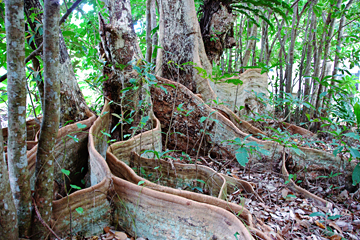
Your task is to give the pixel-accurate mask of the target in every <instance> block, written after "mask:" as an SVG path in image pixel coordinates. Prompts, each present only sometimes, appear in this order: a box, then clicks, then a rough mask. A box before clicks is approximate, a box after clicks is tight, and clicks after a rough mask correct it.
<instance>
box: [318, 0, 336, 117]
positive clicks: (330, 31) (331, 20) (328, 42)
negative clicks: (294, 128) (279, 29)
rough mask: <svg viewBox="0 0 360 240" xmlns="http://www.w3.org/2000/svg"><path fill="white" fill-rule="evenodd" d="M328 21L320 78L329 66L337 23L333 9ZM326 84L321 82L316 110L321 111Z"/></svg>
mask: <svg viewBox="0 0 360 240" xmlns="http://www.w3.org/2000/svg"><path fill="white" fill-rule="evenodd" d="M341 2H342V0H338V1H337V4H336V9H340V7H341ZM326 22H327V23H328V24H329V29H328V32H327V37H326V39H325V41H326V43H325V48H324V58H323V59H324V60H323V66H322V69H321V75H320V80H322V79H323V78H324V77H325V74H326V68H327V58H328V56H329V51H330V45H331V37H332V35H333V32H334V25H335V17H333V16H332V13H331V11H330V12H329V15H328V19H327V20H326ZM324 88H325V87H324V85H323V84H319V90H318V93H317V98H316V105H315V108H316V111H319V107H320V102H321V101H320V95H321V93H322V92H323V89H324Z"/></svg>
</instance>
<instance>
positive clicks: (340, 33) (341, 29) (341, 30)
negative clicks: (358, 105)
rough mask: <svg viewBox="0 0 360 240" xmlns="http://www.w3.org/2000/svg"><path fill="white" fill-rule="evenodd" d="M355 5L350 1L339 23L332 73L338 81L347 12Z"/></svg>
mask: <svg viewBox="0 0 360 240" xmlns="http://www.w3.org/2000/svg"><path fill="white" fill-rule="evenodd" d="M352 3H353V0H350V1H349V2H348V3H347V4H346V6H345V9H344V13H343V14H342V16H341V18H340V22H339V30H338V37H337V47H336V50H335V60H334V68H333V71H332V79H333V80H334V79H336V75H337V73H338V68H339V63H340V54H341V45H342V40H343V34H344V24H345V20H346V16H345V14H346V11H348V10H349V8H350V6H351V4H352ZM333 85H335V82H334V81H331V86H333ZM328 99H329V103H330V100H331V94H330V93H329V94H328Z"/></svg>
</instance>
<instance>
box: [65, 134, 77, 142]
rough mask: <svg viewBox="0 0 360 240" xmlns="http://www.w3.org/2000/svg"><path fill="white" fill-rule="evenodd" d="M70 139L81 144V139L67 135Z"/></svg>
mask: <svg viewBox="0 0 360 240" xmlns="http://www.w3.org/2000/svg"><path fill="white" fill-rule="evenodd" d="M67 136H68V137H69V138H72V139H73V140H74V141H75V142H79V139H78V138H77V137H76V135H75V136H71V135H67Z"/></svg>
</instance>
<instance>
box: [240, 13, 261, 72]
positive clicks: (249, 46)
mask: <svg viewBox="0 0 360 240" xmlns="http://www.w3.org/2000/svg"><path fill="white" fill-rule="evenodd" d="M255 21H256V22H258V21H259V16H255ZM250 32H251V33H250V36H248V37H249V38H251V37H257V25H256V24H255V23H253V25H252V27H251V31H250ZM255 43H256V40H255V39H249V40H248V44H247V46H246V50H245V53H244V57H243V60H242V66H243V67H246V66H247V65H248V62H249V60H250V56H251V53H252V52H253V49H254V46H255Z"/></svg>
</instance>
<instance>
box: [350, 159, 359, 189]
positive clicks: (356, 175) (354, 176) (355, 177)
mask: <svg viewBox="0 0 360 240" xmlns="http://www.w3.org/2000/svg"><path fill="white" fill-rule="evenodd" d="M352 180H353V185H354V186H355V185H356V184H358V183H360V163H358V164H357V165H356V167H355V168H354V172H353V174H352Z"/></svg>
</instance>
